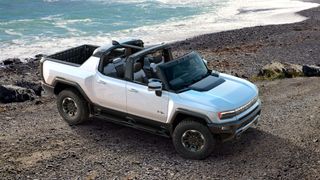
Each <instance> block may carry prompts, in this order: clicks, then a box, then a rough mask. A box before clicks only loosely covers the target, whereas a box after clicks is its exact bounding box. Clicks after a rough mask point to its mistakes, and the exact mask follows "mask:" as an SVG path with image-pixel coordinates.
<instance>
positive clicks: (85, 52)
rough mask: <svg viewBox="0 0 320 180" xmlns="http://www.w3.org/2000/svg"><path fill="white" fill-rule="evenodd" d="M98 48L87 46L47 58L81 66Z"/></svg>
mask: <svg viewBox="0 0 320 180" xmlns="http://www.w3.org/2000/svg"><path fill="white" fill-rule="evenodd" d="M97 48H98V46H93V45H87V44H85V45H81V46H78V47H74V48H71V49H68V50H65V51H61V52H58V53H56V54H53V55H50V56H47V58H49V59H51V60H55V61H58V62H61V63H66V64H73V65H81V64H83V63H84V62H85V61H86V60H87V59H88V58H89V57H90V56H91V55H92V53H93V52H94V50H95V49H97Z"/></svg>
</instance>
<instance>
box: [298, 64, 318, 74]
mask: <svg viewBox="0 0 320 180" xmlns="http://www.w3.org/2000/svg"><path fill="white" fill-rule="evenodd" d="M302 70H303V73H304V75H305V76H308V77H311V76H320V66H314V65H304V66H303V67H302Z"/></svg>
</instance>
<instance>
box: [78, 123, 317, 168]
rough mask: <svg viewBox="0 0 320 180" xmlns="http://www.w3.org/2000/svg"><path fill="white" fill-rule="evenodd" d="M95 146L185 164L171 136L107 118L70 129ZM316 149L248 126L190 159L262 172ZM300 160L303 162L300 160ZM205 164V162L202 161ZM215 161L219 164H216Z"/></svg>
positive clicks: (312, 154)
mask: <svg viewBox="0 0 320 180" xmlns="http://www.w3.org/2000/svg"><path fill="white" fill-rule="evenodd" d="M73 130H74V131H75V133H76V134H78V135H81V136H82V137H84V138H85V140H86V141H88V142H89V143H93V144H95V145H94V148H101V150H103V149H107V150H111V151H112V152H116V153H115V154H114V155H115V156H127V155H130V156H134V157H135V158H137V159H141V160H145V159H155V158H158V159H161V160H163V162H166V163H168V162H173V163H178V164H180V163H182V164H183V162H185V163H188V162H190V161H189V160H184V159H182V158H181V157H180V156H179V155H178V154H177V153H176V152H175V150H174V147H173V145H172V142H171V139H168V138H163V137H159V136H156V135H152V134H149V133H146V132H142V131H139V130H135V129H132V128H127V127H123V126H120V125H115V124H112V123H109V122H107V121H104V120H101V119H97V118H92V119H91V120H90V121H88V122H87V123H85V124H84V125H81V126H76V127H74V128H73ZM319 158H320V157H319V155H318V154H316V153H315V152H310V151H306V150H305V149H303V148H301V147H298V146H297V145H295V144H294V143H292V142H290V141H289V140H287V139H284V138H280V137H277V136H275V135H273V134H270V133H268V132H264V131H262V130H259V128H258V129H257V128H251V129H249V130H248V131H247V132H245V133H244V134H243V136H242V137H241V139H239V140H236V141H231V142H226V143H222V144H218V145H217V148H215V150H214V152H213V153H212V155H211V156H210V157H209V158H207V159H206V160H204V161H192V162H193V163H195V165H197V166H203V165H204V164H206V165H212V166H218V164H219V163H222V165H226V163H227V165H228V166H231V167H235V168H238V166H240V165H241V166H243V167H244V168H245V167H246V168H249V167H254V168H255V170H261V171H262V172H264V171H265V170H266V168H267V169H268V168H276V169H278V170H279V169H286V168H291V167H296V166H300V165H302V164H303V163H308V162H313V161H312V159H319ZM301 159H303V162H300V161H301ZM203 163H204V164H203ZM217 163H218V164H217Z"/></svg>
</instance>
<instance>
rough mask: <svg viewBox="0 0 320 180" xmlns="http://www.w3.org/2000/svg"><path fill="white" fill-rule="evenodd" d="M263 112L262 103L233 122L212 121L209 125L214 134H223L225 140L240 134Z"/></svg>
mask: <svg viewBox="0 0 320 180" xmlns="http://www.w3.org/2000/svg"><path fill="white" fill-rule="evenodd" d="M260 114H261V104H260V103H259V105H258V106H257V107H256V108H254V109H253V110H251V111H250V112H249V113H248V114H246V115H245V116H243V117H242V118H241V119H239V120H237V121H233V122H227V123H222V124H215V123H210V124H208V127H209V129H210V131H211V132H212V133H213V134H222V135H223V137H225V138H223V139H224V140H229V139H233V138H235V137H238V136H240V135H241V134H242V133H243V132H245V131H246V130H247V129H248V128H249V127H251V126H252V125H253V124H256V123H257V122H258V121H259V118H260Z"/></svg>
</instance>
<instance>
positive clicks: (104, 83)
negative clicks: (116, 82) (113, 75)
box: [98, 80, 107, 85]
mask: <svg viewBox="0 0 320 180" xmlns="http://www.w3.org/2000/svg"><path fill="white" fill-rule="evenodd" d="M98 83H99V84H103V85H106V84H107V83H106V82H104V81H102V80H98Z"/></svg>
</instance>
